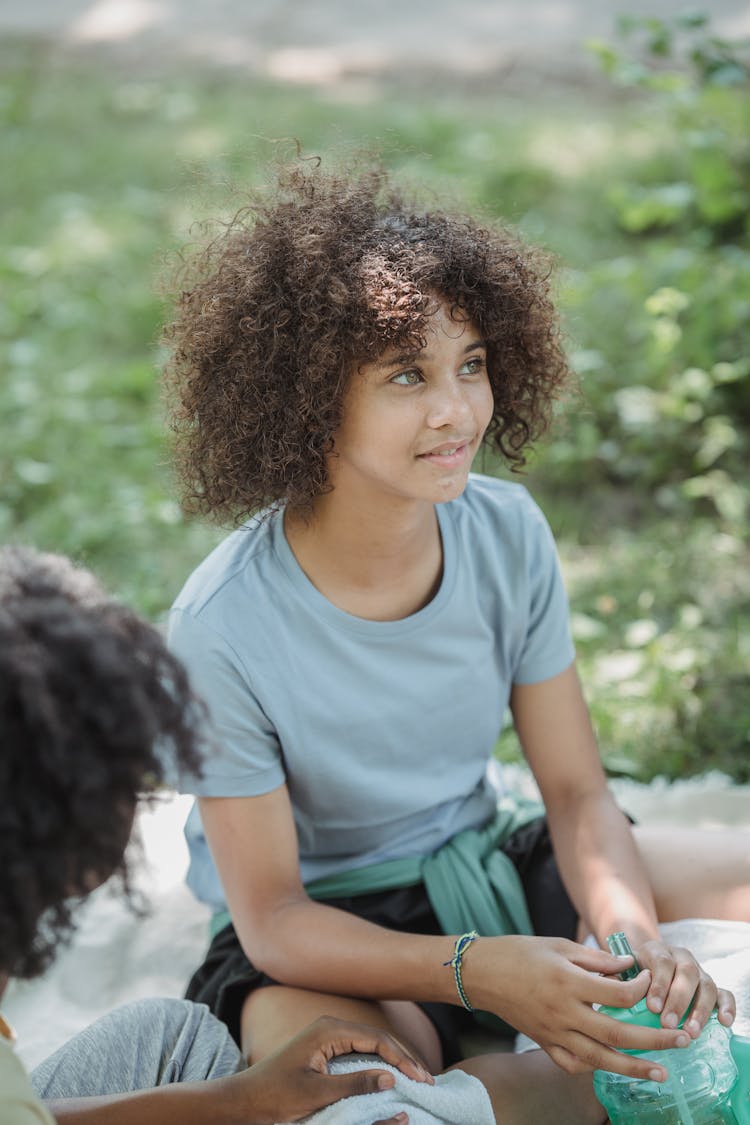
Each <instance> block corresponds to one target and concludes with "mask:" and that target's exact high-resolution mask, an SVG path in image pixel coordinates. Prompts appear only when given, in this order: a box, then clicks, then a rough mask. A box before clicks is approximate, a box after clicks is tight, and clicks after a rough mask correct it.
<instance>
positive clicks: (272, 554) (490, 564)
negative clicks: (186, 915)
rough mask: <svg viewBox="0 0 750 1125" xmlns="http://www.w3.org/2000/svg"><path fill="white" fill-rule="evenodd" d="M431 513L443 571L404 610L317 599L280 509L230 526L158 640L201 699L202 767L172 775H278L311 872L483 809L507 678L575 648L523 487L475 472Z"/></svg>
mask: <svg viewBox="0 0 750 1125" xmlns="http://www.w3.org/2000/svg"><path fill="white" fill-rule="evenodd" d="M437 515H438V522H439V527H440V534H441V537H442V544H443V576H442V580H441V583H440V587H439V589H438V591H437V593H436V594H435V596H434V598H433V599H432V601H430V602H429V604H428V605H426V606H425V607H424V608H423V609H421V610H419V611H418V612H417V613H414V614H412V615H411V616H409V617H406V618H404V619H402V620H400V621H368V620H364V619H362V618H358V617H353V616H352V615H351V614H348V613H346V612H344V611H343V610H341V609H338V608H337V607H336V606H334V605H333V604H332V603H331V602H329V601H328V600H327V599H326V598H325V597H324V596H323V595H322V594H321V593H320V592H319V591H318V590H317V589H316V588H315V587H314V586H313V584H312V583H311V582H310V581H309V579H308V578H307V577H306V575H305V574H304V572H303V571H302V569H301V568H300V566H299V564H298V563H297V561H296V559H295V557H294V555H293V553H292V551H291V549H290V547H289V544H288V543H287V540H286V536H285V534H284V529H283V518H282V515H281V513H275V514H273V515H271V516H270V517H268V518H266V519H265V520H263V521H261V522H258V521H252V520H251V521H250V522H249V523H248V524H246V525H244V526H243V527H241V528H239V529H238V530H237V531H235V532H233V533H232V534H231V535H230V536H228V538H227V539H225V540H224V541H223V542H222V543H221V544H220V545H219V546H218V547H217V548H216V549H215V550H214V551H213V552H212V553H211V554H210V555H209V556H208V558H207V559H205V560H204V562H203V563H202V564H201V565H200V566H199V567H198V568H197V569H196V570H195V571H194V573H193V574H192V575H191V577H190V578H189V579H188V581H187V583H186V585H185V587H184V589H183V590H182V592H181V593H180V595H179V597H178V598H177V600H176V602H175V604H174V606H173V609H172V612H171V615H170V626H169V640H170V646H171V648H172V649H173V651H174V652H175V653H176V654H177V655H178V656H180V657H181V658H182V660H183V661H184V662H185V664H186V665H187V668H188V671H189V673H190V677H191V680H192V683H193V686H194V688H195V690H196V691H197V692H198V693H199V694H200V695H202V696H203V698H204V699H205V701H206V702H207V704H208V706H209V710H210V716H211V723H210V726H211V731H210V733H209V741H210V743H211V747H210V748H209V753H208V757H207V760H206V763H205V768H204V775H203V777H202V778H201V779H200V780H195V779H188V780H187V781H186V782H185V783H184V784H183V788H185V789H187V790H188V791H189V792H194V793H196V794H200V795H204V796H216V797H219V796H220V797H226V796H237V797H241V796H254V795H258V794H262V793H267V792H270V791H271V790H272V789H275V788H277V787H278V786H279V785H281V784H283V783H284V782H286V784H287V785H288V788H289V794H290V798H291V803H292V809H293V812H294V819H295V823H296V827H297V833H298V837H299V853H300V866H301V871H302V878H303V880H304V881H305V882H309V881H310V880H312V879H316V878H319V877H321V876H324V875H331V874H334V873H336V872H339V871H342V870H347V869H351V868H353V867H355V866H361V865H365V864H370V863H376V862H380V861H383V860H387V859H395V858H404V857H413V856H425V855H428V854H431V853H432V852H434V851H435V850H436V849H437V848H439V847H440V846H441V845H442V844H444V843H445V842H446V841H447V840H448V839H450V838H451V837H452V836H454V835H455V834H456V833H457V832H460V831H462V830H463V829H465V828H476V827H479V826H481V825H482V824H484V823H486V822H487V821H488V820H489V819H490V817H491V816H492V815H493V814H494V811H495V806H496V801H497V793H496V791H495V790H494V788H493V787H492V785H491V783H490V781H489V780H488V777H487V767H488V764H489V760H490V756H491V752H492V748H493V746H494V744H495V742H496V740H497V737H498V734H499V732H500V730H501V727H502V723H503V718H504V715H505V712H506V708H507V705H508V700H509V695H510V690H511V686H512V684H514V683H518V684H523V683H535V682H538V681H540V680H545V679H548V678H550V677H552V676H555V675H557V674H558V673H560V672H562V671H563V670H564V669H565V668H567V667H568V665H569V664H570V663H571V661H572V660H573V656H574V650H573V643H572V640H571V636H570V630H569V624H568V604H567V599H566V596H565V592H564V589H563V584H562V579H561V576H560V569H559V564H558V559H557V553H556V550H555V545H554V541H553V538H552V534H551V532H550V529H549V526H548V524H547V522H546V520H545V518H544V516H543V515H542V513H541V511H540V510H539V508H538V507H537V505H536V504H535V503H534V501H533V500H532V499H531V497H530V496H529V494H528V492H527V491H526V489H525V488H524V487H523V486H522V485H520V484H515V483H513V484H511V483H508V482H505V481H499V480H495V479H493V478H489V477H483V476H477V475H472V476H471V477H470V479H469V483H468V485H467V487H466V489H465V491H464V493H463V494H462V495H461V496H460V497H459V498H458V499H456V500H452V501H450V502H448V503H446V504H440V505H438V506H437ZM187 834H188V842H189V844H190V848H191V860H192V867H191V878H190V882H191V885H192V886H193V889H194V890H195V892H196V893H197V894H198V896H199V897H200V898H202V899H204V900H205V901H208V902H210V903H211V905H214V906H219V905H220V904H221V903H222V901H223V896H222V894H221V889H220V883H219V881H218V878H217V876H216V873H215V871H214V870H213V867H212V865H211V866H210V867H207V863H209V862H210V857H209V856H208V853H207V851H206V849H205V841H204V840H203V838H202V833H201V832H200V821H199V819H198V818H197V814H196V815H194V816H191V820H190V822H189V825H188V830H187ZM248 862H249V863H252V857H248Z"/></svg>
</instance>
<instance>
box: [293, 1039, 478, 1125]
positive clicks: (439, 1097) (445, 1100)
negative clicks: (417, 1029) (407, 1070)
mask: <svg viewBox="0 0 750 1125" xmlns="http://www.w3.org/2000/svg"><path fill="white" fill-rule="evenodd" d="M372 1067H377V1068H378V1070H390V1071H391V1073H392V1074H394V1075H395V1077H396V1085H395V1086H393V1088H392V1089H390V1090H381V1091H380V1093H377V1094H357V1095H356V1096H355V1097H353V1098H343V1099H342V1100H341V1101H339V1102H334V1104H333V1105H329V1106H327V1107H326V1108H325V1109H320V1110H318V1111H317V1113H313V1114H311V1115H310V1116H309V1117H306V1118H304V1121H305V1122H306V1123H307V1122H309V1125H372V1123H373V1122H374V1121H380V1120H382V1119H383V1118H388V1117H393V1116H394V1114H396V1113H399V1112H401V1111H404V1112H406V1113H408V1114H409V1125H495V1115H494V1113H493V1112H492V1106H491V1105H490V1099H489V1096H488V1094H487V1091H486V1090H485V1088H484V1086H483V1085H482V1083H481V1082H480V1081H479V1079H478V1078H473V1077H472V1076H471V1075H470V1074H466V1073H464V1071H462V1070H451V1071H449V1073H448V1074H439V1075H438V1076H437V1077H436V1078H435V1085H434V1086H430V1085H428V1084H427V1083H426V1082H415V1081H414V1079H412V1078H407V1077H406V1075H404V1074H402V1073H401V1072H400V1071H399V1070H396V1069H395V1068H394V1067H392V1066H389V1065H388V1063H386V1062H383V1060H382V1059H381V1058H378V1057H377V1056H375V1055H345V1056H344V1057H342V1058H338V1059H333V1061H332V1062H331V1064H330V1068H329V1069H330V1071H331V1073H332V1074H342V1073H346V1072H347V1071H353V1070H370V1069H371V1068H372Z"/></svg>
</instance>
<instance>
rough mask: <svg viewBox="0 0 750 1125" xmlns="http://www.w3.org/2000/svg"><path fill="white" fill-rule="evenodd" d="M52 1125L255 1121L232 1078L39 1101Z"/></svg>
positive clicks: (227, 1124) (231, 1124)
mask: <svg viewBox="0 0 750 1125" xmlns="http://www.w3.org/2000/svg"><path fill="white" fill-rule="evenodd" d="M45 1104H46V1105H47V1108H48V1110H49V1111H50V1113H51V1114H52V1116H53V1117H54V1118H55V1120H56V1121H57V1122H58V1125H173V1123H174V1125H235V1123H236V1125H255V1123H256V1121H258V1118H255V1117H253V1107H252V1096H251V1095H250V1094H249V1092H248V1094H247V1095H246V1096H243V1097H241V1096H239V1089H238V1085H237V1081H236V1077H232V1078H217V1079H215V1080H213V1081H210V1082H188V1083H184V1084H180V1083H177V1084H175V1085H170V1086H159V1087H158V1088H157V1089H154V1090H139V1091H136V1092H134V1093H127V1094H112V1095H107V1096H104V1097H96V1098H65V1099H61V1100H59V1101H49V1102H46V1103H45Z"/></svg>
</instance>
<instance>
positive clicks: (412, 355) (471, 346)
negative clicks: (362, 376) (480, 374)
mask: <svg viewBox="0 0 750 1125" xmlns="http://www.w3.org/2000/svg"><path fill="white" fill-rule="evenodd" d="M479 348H483V349H484V350H485V351H486V350H487V344H486V343H485V341H484V340H471V341H470V342H469V343H468V344H467V345H466V347H465V348H464V350H463V353H462V354H463V355H468V353H469V352H473V351H476V350H477V349H479ZM430 358H431V356H430V353H429V352H428V351H421V352H405V353H404V354H403V355H397V356H394V357H393V359H384V360H379V361H378V362H377V363H376V364H375V366H376V367H380V368H382V369H383V370H386V369H387V368H389V367H401V366H403V365H404V364H406V363H415V362H416V361H417V360H418V359H426V360H427V361H428V362H429V360H430Z"/></svg>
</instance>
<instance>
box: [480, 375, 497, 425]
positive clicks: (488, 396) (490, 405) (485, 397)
mask: <svg viewBox="0 0 750 1125" xmlns="http://www.w3.org/2000/svg"><path fill="white" fill-rule="evenodd" d="M477 398H478V401H477V404H476V415H477V420H478V421H481V422H482V428H483V429H485V430H486V429H487V426H488V425H489V423H490V418H491V417H492V413H493V411H494V409H495V397H494V395H493V394H492V387H491V386H490V383H489V380H487V382H486V383H484V385H483V386H482V390H481V394H479V395H478V396H477Z"/></svg>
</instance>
